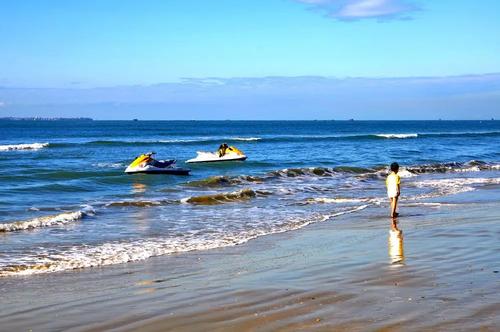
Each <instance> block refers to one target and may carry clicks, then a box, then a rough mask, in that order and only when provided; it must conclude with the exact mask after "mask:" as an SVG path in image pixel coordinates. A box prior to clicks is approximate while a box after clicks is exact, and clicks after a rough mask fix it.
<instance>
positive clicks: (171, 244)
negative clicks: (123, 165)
mask: <svg viewBox="0 0 500 332" xmlns="http://www.w3.org/2000/svg"><path fill="white" fill-rule="evenodd" d="M366 207H368V205H362V206H358V207H356V208H353V209H350V210H344V211H341V212H338V213H333V214H330V215H327V216H325V215H316V216H313V217H312V218H297V219H291V220H288V221H285V222H283V223H282V224H276V225H269V227H263V228H251V229H248V230H247V231H245V232H238V233H216V234H214V233H210V234H204V235H200V234H199V233H197V232H195V231H193V232H191V233H186V234H184V236H183V237H177V238H157V239H148V240H135V241H130V242H111V243H105V244H101V245H98V246H95V247H89V246H86V245H79V246H73V247H70V248H67V249H65V250H64V251H61V252H59V253H54V252H53V248H49V249H46V250H43V252H38V253H36V254H35V255H33V256H25V257H22V258H20V259H19V258H18V259H16V261H15V264H13V262H12V261H8V262H7V261H4V262H1V261H0V277H7V276H15V275H31V274H40V273H50V272H56V271H64V270H72V269H79V268H88V267H96V266H105V265H112V264H120V263H127V262H133V261H139V260H145V259H147V258H150V257H153V256H160V255H168V254H172V253H180V252H187V251H194V250H209V249H215V248H221V247H228V246H234V245H238V244H242V243H245V242H248V241H250V240H252V239H255V238H257V237H260V236H265V235H270V234H277V233H283V232H287V231H292V230H296V229H300V228H303V227H305V226H307V225H309V224H312V223H315V222H321V221H326V220H329V219H331V218H333V217H336V216H340V215H344V214H348V213H354V212H356V211H360V210H362V209H364V208H366Z"/></svg>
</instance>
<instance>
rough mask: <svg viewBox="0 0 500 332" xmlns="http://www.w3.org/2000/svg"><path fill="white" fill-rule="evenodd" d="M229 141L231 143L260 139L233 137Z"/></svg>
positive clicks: (258, 139)
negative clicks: (231, 141)
mask: <svg viewBox="0 0 500 332" xmlns="http://www.w3.org/2000/svg"><path fill="white" fill-rule="evenodd" d="M229 140H233V141H260V140H261V138H260V137H233V138H230V139H229Z"/></svg>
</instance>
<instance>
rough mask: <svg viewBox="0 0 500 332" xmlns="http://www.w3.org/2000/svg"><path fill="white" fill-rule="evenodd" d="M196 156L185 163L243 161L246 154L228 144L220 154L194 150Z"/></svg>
mask: <svg viewBox="0 0 500 332" xmlns="http://www.w3.org/2000/svg"><path fill="white" fill-rule="evenodd" d="M196 153H197V156H196V158H193V159H189V160H188V161H186V163H190V164H193V163H215V162H223V161H243V160H245V159H247V156H245V154H244V153H243V152H241V151H240V150H238V149H237V148H235V147H234V146H230V147H228V148H227V149H226V151H225V154H224V155H223V156H220V155H219V153H218V152H202V151H198V152H196Z"/></svg>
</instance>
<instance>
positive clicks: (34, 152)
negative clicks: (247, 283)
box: [0, 120, 500, 277]
mask: <svg viewBox="0 0 500 332" xmlns="http://www.w3.org/2000/svg"><path fill="white" fill-rule="evenodd" d="M223 142H226V143H228V144H229V145H234V146H236V147H237V148H239V149H240V150H242V151H243V152H244V153H245V154H246V155H247V156H248V160H247V161H244V162H230V163H223V164H213V163H210V164H196V165H194V164H189V165H187V164H184V161H185V160H187V159H190V158H193V157H195V156H196V152H197V151H215V150H216V149H217V147H218V146H219V144H221V143H223ZM499 147H500V121H13V120H2V121H0V248H1V250H0V277H15V276H19V275H29V274H39V273H52V272H57V271H64V270H72V269H80V268H90V267H105V266H107V265H112V264H120V263H126V262H130V261H139V260H145V259H148V258H150V257H153V256H159V255H168V254H179V253H182V252H186V251H192V250H209V249H212V248H219V247H224V246H233V245H238V244H241V243H245V242H247V241H250V240H252V239H255V238H257V237H261V236H266V235H268V234H273V233H280V232H286V231H293V230H295V229H299V228H302V227H304V226H306V225H309V224H311V223H317V222H335V218H336V217H338V216H340V215H343V214H355V213H357V212H359V211H361V210H364V211H365V212H366V211H368V210H369V209H370V208H371V207H378V206H381V205H382V206H384V205H387V206H388V203H387V198H386V193H385V186H384V180H385V176H386V175H387V168H388V165H389V164H390V163H391V162H394V161H396V162H398V163H399V164H400V165H401V166H402V169H401V171H400V175H401V177H402V197H401V208H400V211H401V218H403V217H404V214H405V207H410V206H411V207H418V206H426V207H434V208H439V207H440V206H443V205H446V206H453V205H460V203H461V200H460V197H461V196H460V194H461V193H464V192H471V191H475V192H477V199H478V200H481V201H484V200H488V195H487V192H488V188H491V187H492V186H498V185H499V184H500V148H499ZM150 151H154V152H156V153H157V158H158V159H177V160H178V165H179V166H183V167H188V168H190V169H191V170H192V171H191V175H190V176H173V175H147V174H135V175H126V174H124V173H123V171H124V169H125V168H126V166H127V165H128V164H129V163H130V162H132V160H133V159H134V158H135V157H136V156H137V155H139V154H141V153H144V152H150ZM388 213H389V211H388V210H387V215H388ZM386 217H387V216H385V215H384V216H380V218H386ZM388 223H389V221H388Z"/></svg>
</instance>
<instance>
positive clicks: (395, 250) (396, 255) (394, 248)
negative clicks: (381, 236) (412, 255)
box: [389, 218, 405, 266]
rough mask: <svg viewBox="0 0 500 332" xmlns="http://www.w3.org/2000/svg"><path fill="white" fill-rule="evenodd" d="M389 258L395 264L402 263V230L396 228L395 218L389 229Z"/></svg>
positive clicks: (403, 257)
mask: <svg viewBox="0 0 500 332" xmlns="http://www.w3.org/2000/svg"><path fill="white" fill-rule="evenodd" d="M389 258H390V260H391V264H393V265H395V266H400V265H404V259H405V256H404V248H403V231H402V230H401V229H399V228H398V221H397V218H393V219H392V222H391V229H390V230H389Z"/></svg>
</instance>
